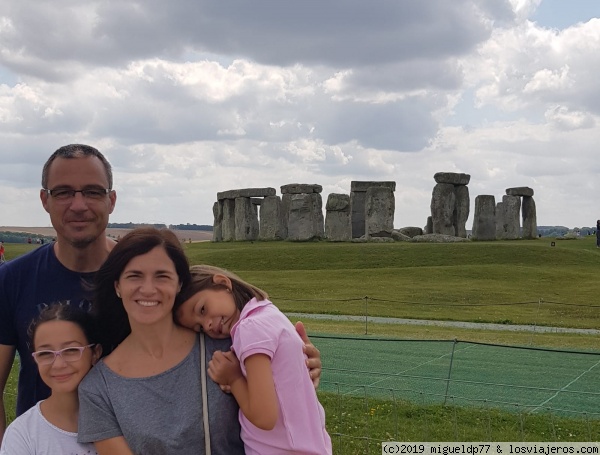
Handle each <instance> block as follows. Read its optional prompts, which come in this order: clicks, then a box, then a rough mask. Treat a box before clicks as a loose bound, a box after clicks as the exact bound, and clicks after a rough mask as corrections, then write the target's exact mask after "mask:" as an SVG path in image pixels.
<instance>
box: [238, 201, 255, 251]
mask: <svg viewBox="0 0 600 455" xmlns="http://www.w3.org/2000/svg"><path fill="white" fill-rule="evenodd" d="M258 230H259V225H258V217H257V216H256V209H255V208H254V204H252V200H251V199H250V198H249V197H238V198H235V240H256V239H258Z"/></svg>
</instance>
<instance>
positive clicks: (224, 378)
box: [208, 351, 244, 391]
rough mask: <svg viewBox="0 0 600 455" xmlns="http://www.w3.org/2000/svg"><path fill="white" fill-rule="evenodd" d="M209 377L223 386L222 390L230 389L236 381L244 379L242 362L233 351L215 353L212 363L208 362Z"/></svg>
mask: <svg viewBox="0 0 600 455" xmlns="http://www.w3.org/2000/svg"><path fill="white" fill-rule="evenodd" d="M208 376H210V378H211V379H212V380H213V381H215V382H216V383H217V384H219V386H221V390H224V388H228V387H230V386H231V385H232V384H233V383H234V382H235V381H237V380H238V379H240V378H243V377H244V376H243V375H242V369H241V367H240V361H239V360H238V358H237V357H236V355H235V354H234V353H233V351H227V352H222V351H215V353H214V354H213V356H212V359H211V361H210V362H208ZM224 391H225V390H224Z"/></svg>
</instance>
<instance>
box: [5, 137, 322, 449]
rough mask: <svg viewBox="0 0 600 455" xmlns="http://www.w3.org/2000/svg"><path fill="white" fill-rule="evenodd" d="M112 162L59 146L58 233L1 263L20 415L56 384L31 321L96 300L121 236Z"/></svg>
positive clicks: (51, 187)
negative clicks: (113, 222)
mask: <svg viewBox="0 0 600 455" xmlns="http://www.w3.org/2000/svg"><path fill="white" fill-rule="evenodd" d="M112 187H113V178H112V169H111V166H110V163H109V162H108V161H107V160H106V158H105V157H104V156H103V155H102V154H101V153H100V152H99V151H98V150H96V149H95V148H93V147H90V146H88V145H81V144H71V145H66V146H64V147H61V148H59V149H58V150H57V151H56V152H54V153H53V154H52V155H51V156H50V158H48V161H46V164H45V165H44V168H43V170H42V189H41V190H40V199H41V201H42V206H43V207H44V209H45V210H46V212H48V214H49V215H50V221H51V223H52V226H53V227H54V229H55V231H56V241H55V242H51V243H47V244H45V245H42V246H40V247H39V248H37V249H35V250H33V251H31V252H29V253H27V254H25V255H23V256H21V257H18V258H16V259H13V260H11V261H9V262H7V263H6V264H4V265H3V266H2V267H0V389H1V390H2V391H4V389H5V387H6V382H7V380H8V376H9V375H10V371H11V368H12V364H13V360H14V358H15V352H16V351H18V352H19V357H20V359H21V369H20V371H19V385H18V396H17V415H21V414H22V413H23V412H25V411H26V410H27V409H29V408H31V407H32V406H33V405H34V404H35V403H37V402H38V401H39V400H42V399H45V398H46V397H47V396H48V394H49V390H48V388H47V386H46V385H45V384H44V383H43V382H42V380H41V379H40V377H39V375H38V373H37V367H36V365H35V363H34V362H33V359H32V357H31V355H30V351H29V346H28V335H27V328H28V326H29V323H30V322H31V321H32V320H33V319H34V318H35V317H36V316H37V314H38V313H39V311H40V310H41V309H42V308H44V307H45V306H47V305H49V304H50V303H52V302H56V301H68V302H69V304H70V305H75V306H77V307H79V308H81V309H82V310H85V311H88V310H89V308H90V298H91V287H90V286H88V285H86V283H88V284H89V283H91V282H92V280H93V277H94V272H96V271H97V270H98V269H99V268H100V266H101V265H102V263H103V262H104V261H105V260H106V258H107V257H108V254H109V253H110V251H111V250H112V248H113V247H114V246H115V245H116V243H115V241H114V240H112V239H110V238H108V237H107V236H106V227H107V225H108V218H109V215H110V214H111V213H112V211H113V210H114V208H115V203H116V201H117V195H116V193H115V191H114V190H113V189H112ZM299 325H300V326H299V327H298V332H299V333H300V335H301V336H302V338H303V339H304V341H305V343H306V344H307V351H306V352H307V354H308V355H309V357H310V359H309V366H310V368H311V371H310V372H311V377H312V378H313V382H314V383H315V386H316V385H317V384H318V382H319V378H320V374H321V359H320V354H319V351H318V350H317V349H316V348H315V347H314V346H312V344H310V342H309V341H308V338H307V337H306V333H305V332H304V327H303V326H302V325H301V324H299ZM5 428H6V412H5V404H4V393H2V394H0V442H1V440H2V436H3V435H4V430H5Z"/></svg>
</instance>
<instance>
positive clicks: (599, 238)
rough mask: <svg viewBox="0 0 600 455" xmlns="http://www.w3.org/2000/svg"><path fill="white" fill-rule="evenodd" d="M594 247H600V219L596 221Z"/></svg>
mask: <svg viewBox="0 0 600 455" xmlns="http://www.w3.org/2000/svg"><path fill="white" fill-rule="evenodd" d="M596 248H600V220H598V221H596Z"/></svg>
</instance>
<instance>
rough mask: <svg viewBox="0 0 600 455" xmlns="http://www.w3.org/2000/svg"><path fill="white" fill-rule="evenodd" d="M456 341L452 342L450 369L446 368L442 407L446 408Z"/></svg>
mask: <svg viewBox="0 0 600 455" xmlns="http://www.w3.org/2000/svg"><path fill="white" fill-rule="evenodd" d="M457 343H458V340H457V339H456V338H454V341H453V342H452V353H451V354H450V367H449V368H448V379H446V393H445V394H444V406H446V401H448V389H450V377H451V376H452V363H453V362H454V349H455V348H456V344H457Z"/></svg>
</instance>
